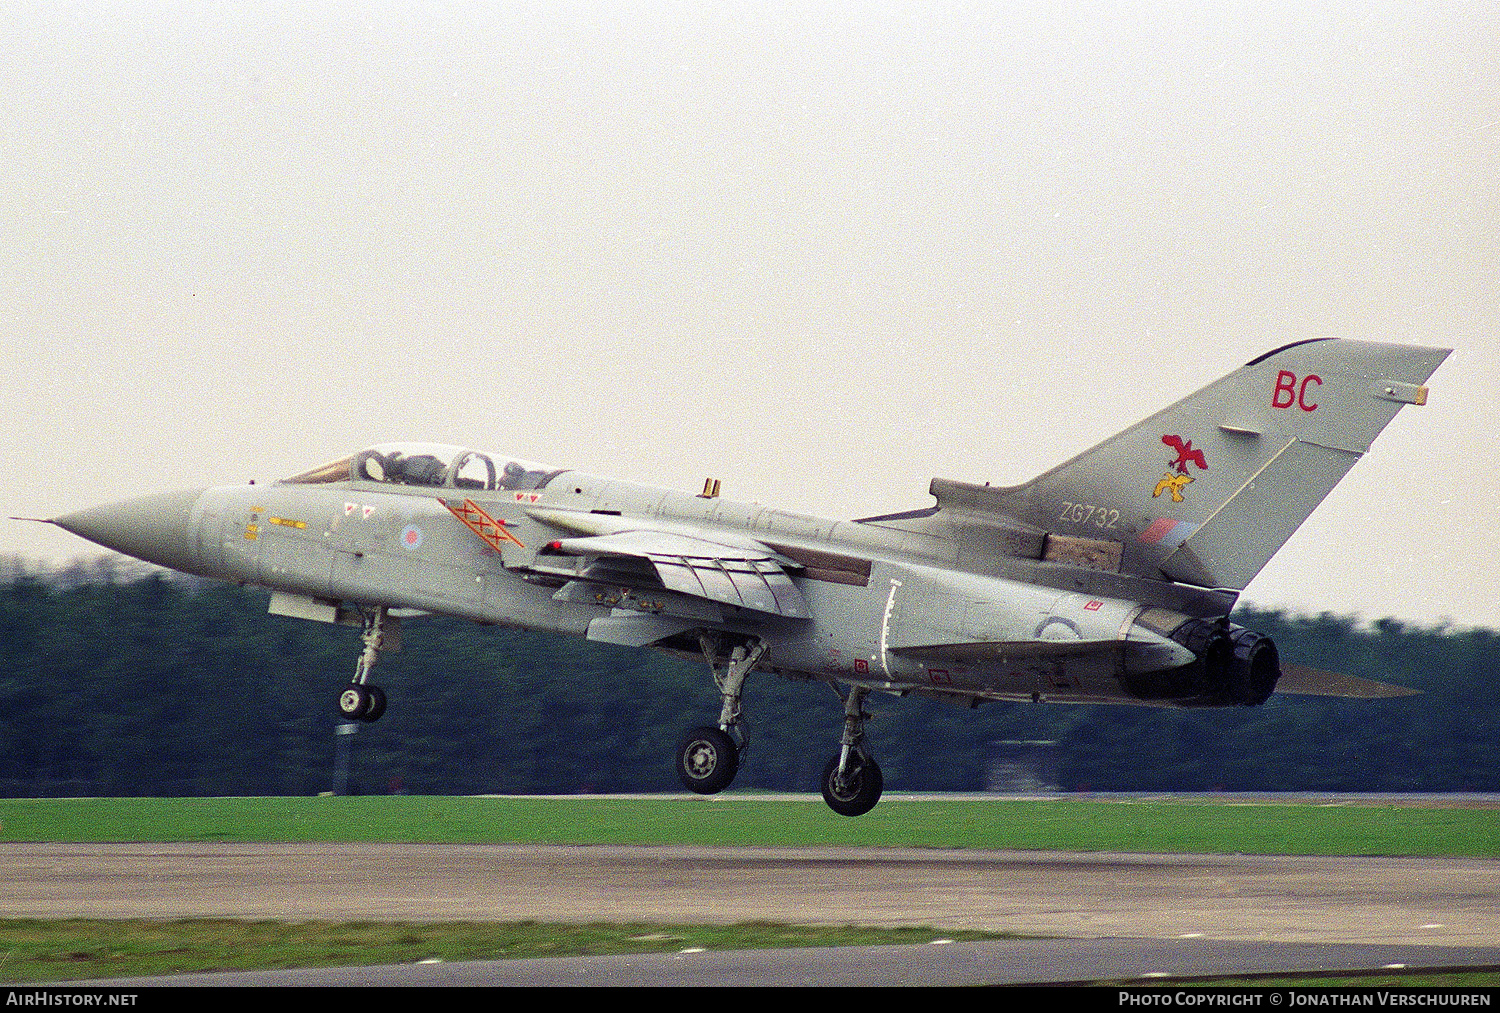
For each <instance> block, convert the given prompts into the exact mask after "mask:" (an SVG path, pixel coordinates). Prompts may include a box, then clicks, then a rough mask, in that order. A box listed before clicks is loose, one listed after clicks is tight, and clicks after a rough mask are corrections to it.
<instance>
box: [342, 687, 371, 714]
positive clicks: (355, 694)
mask: <svg viewBox="0 0 1500 1013" xmlns="http://www.w3.org/2000/svg"><path fill="white" fill-rule="evenodd" d="M370 703H371V696H370V691H369V690H368V689H366V688H365V687H364V686H361V685H360V684H359V683H357V682H351V683H350V684H349V685H348V686H347V687H346V688H345V689H344V691H343V692H342V693H340V694H339V713H340V714H342V715H343V716H344V717H346V718H348V719H349V720H350V721H360V720H363V718H364V716H365V714H366V713H368V712H369V710H370Z"/></svg>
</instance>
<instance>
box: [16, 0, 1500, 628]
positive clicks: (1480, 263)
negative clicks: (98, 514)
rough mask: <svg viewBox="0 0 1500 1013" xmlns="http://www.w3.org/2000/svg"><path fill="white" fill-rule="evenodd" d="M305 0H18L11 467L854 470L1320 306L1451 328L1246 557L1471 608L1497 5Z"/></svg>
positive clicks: (660, 478)
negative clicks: (1421, 401) (1299, 509)
mask: <svg viewBox="0 0 1500 1013" xmlns="http://www.w3.org/2000/svg"><path fill="white" fill-rule="evenodd" d="M308 6H309V5H305V4H256V3H199V4H161V3H152V4H127V3H113V4H111V3H96V4H76V3H75V4H70V3H62V4H46V5H42V4H35V5H30V9H29V10H23V11H22V12H21V13H16V12H14V11H13V10H12V9H9V8H8V9H7V10H6V12H5V13H3V14H0V39H3V40H4V41H3V42H0V94H4V95H5V101H4V102H0V148H3V151H0V230H3V235H0V328H3V333H0V357H3V358H0V394H3V397H0V425H3V427H4V431H5V432H6V434H7V436H8V439H9V442H10V444H11V446H12V448H13V449H14V450H16V451H17V452H16V453H15V454H14V455H12V457H11V464H10V466H9V467H6V468H4V469H3V471H0V513H3V514H5V515H10V514H23V515H31V516H55V515H58V514H61V513H65V512H68V511H70V510H74V509H77V508H80V507H84V506H91V505H95V504H98V503H102V502H107V501H110V500H115V499H121V498H125V497H129V496H133V495H138V494H144V493H149V492H156V491H165V490H171V489H182V488H191V487H198V486H204V485H212V484H225V483H239V482H243V481H245V480H247V479H249V478H252V477H253V478H256V479H258V480H260V481H267V480H270V479H274V478H278V477H284V476H286V475H289V474H293V473H295V472H298V471H302V470H304V469H306V468H308V467H310V466H311V465H314V464H317V463H320V462H322V461H325V460H328V459H331V458H335V457H339V456H342V455H343V454H345V453H348V452H350V451H351V450H354V449H357V448H359V447H361V446H364V445H367V444H371V443H375V442H379V441H384V440H397V439H412V440H436V441H443V442H449V443H459V444H465V445H470V446H474V447H477V448H480V449H486V450H496V451H501V452H509V453H513V454H515V455H517V456H521V457H526V458H531V459H535V460H540V461H544V462H547V463H550V464H552V465H554V466H573V467H578V468H582V469H586V470H589V471H595V472H600V473H604V474H612V475H617V476H619V477H622V478H628V479H632V480H636V481H643V482H650V483H655V484H659V485H664V486H670V487H675V488H680V489H684V490H694V491H695V490H697V489H699V488H701V486H702V483H703V479H704V478H705V477H706V476H713V477H717V478H720V479H722V481H723V490H724V495H725V496H726V497H731V498H735V499H744V500H755V501H759V502H762V503H767V504H771V505H775V506H779V507H782V508H785V509H791V510H798V511H801V512H806V513H814V514H820V515H826V516H833V517H858V516H864V515H868V514H873V513H880V512H884V511H893V510H903V509H912V508H916V507H923V506H927V505H929V504H930V503H931V500H930V499H929V498H928V496H927V494H926V489H927V483H928V480H929V479H930V478H931V477H933V476H934V475H937V476H942V477H946V478H957V479H964V480H968V481H981V482H982V481H990V482H994V483H996V484H1007V483H1012V482H1017V481H1022V480H1025V479H1027V478H1030V477H1031V476H1033V475H1035V474H1036V473H1038V472H1040V471H1042V470H1044V469H1046V468H1047V467H1049V466H1050V465H1052V464H1055V463H1057V462H1059V461H1061V460H1063V459H1064V458H1066V457H1069V456H1071V455H1072V454H1074V453H1076V452H1077V451H1079V450H1081V449H1083V448H1085V447H1088V446H1090V445H1092V444H1094V443H1097V442H1099V441H1100V440H1102V439H1104V438H1105V437H1107V436H1109V435H1111V434H1113V433H1114V432H1116V431H1117V430H1119V429H1122V428H1124V427H1125V426H1126V425H1128V424H1130V423H1132V422H1135V421H1136V420H1138V419H1139V418H1141V417H1143V416H1145V415H1148V414H1151V413H1152V412H1154V411H1156V410H1157V409H1158V408H1160V407H1163V406H1165V405H1166V404H1167V403H1169V402H1171V401H1173V400H1175V399H1177V398H1178V397H1180V396H1182V395H1184V394H1186V393H1188V392H1190V391H1191V390H1193V389H1196V388H1198V387H1200V386H1203V385H1204V384H1206V383H1208V382H1210V381H1211V380H1213V379H1215V378H1217V377H1218V376H1220V375H1222V374H1224V373H1227V372H1229V371H1231V370H1233V369H1234V368H1236V367H1238V366H1239V365H1241V364H1243V363H1244V362H1245V361H1247V360H1248V359H1251V358H1253V357H1254V356H1256V355H1258V354H1260V353H1261V352H1264V351H1267V350H1269V349H1271V348H1274V347H1277V346H1279V345H1283V344H1286V343H1288V342H1291V341H1297V340H1301V339H1303V338H1309V337H1317V336H1325V335H1335V336H1340V337H1347V338H1357V339H1364V340H1372V341H1394V342H1405V343H1412V344H1423V345H1434V346H1445V347H1453V348H1455V349H1456V351H1455V352H1454V354H1453V355H1452V356H1451V357H1450V359H1449V360H1448V362H1447V363H1446V364H1445V365H1444V366H1443V367H1442V368H1441V369H1439V370H1438V372H1437V374H1436V375H1435V376H1434V377H1433V379H1432V381H1431V388H1432V396H1431V401H1430V403H1429V405H1428V406H1427V407H1425V408H1415V409H1413V408H1408V409H1406V410H1404V411H1403V412H1402V413H1401V415H1400V416H1399V417H1398V418H1397V420H1396V422H1395V423H1394V424H1393V425H1392V426H1391V427H1390V429H1388V430H1387V432H1386V434H1385V435H1384V436H1383V437H1382V438H1381V439H1380V440H1379V441H1378V442H1377V443H1376V444H1375V447H1374V450H1373V451H1372V452H1371V453H1370V454H1369V455H1368V456H1367V457H1366V459H1365V460H1364V461H1362V462H1361V463H1360V464H1359V465H1358V466H1357V467H1356V468H1355V469H1354V471H1353V473H1352V474H1351V475H1350V476H1349V478H1347V479H1346V480H1345V481H1344V483H1343V484H1342V485H1341V486H1339V488H1338V489H1337V490H1335V492H1334V493H1333V495H1331V496H1330V497H1329V498H1328V499H1327V500H1326V501H1325V502H1324V503H1323V505H1322V506H1321V507H1320V508H1319V509H1318V510H1317V511H1316V512H1315V513H1314V514H1313V516H1312V518H1311V519H1310V520H1309V521H1308V523H1307V524H1306V525H1304V527H1303V528H1302V530H1301V531H1300V532H1299V533H1298V534H1297V535H1296V536H1294V537H1293V539H1292V540H1291V541H1290V542H1289V543H1288V544H1287V545H1286V547H1285V548H1284V549H1283V550H1282V551H1281V553H1280V554H1279V555H1278V556H1277V557H1276V558H1275V559H1274V560H1273V561H1272V562H1271V565H1270V566H1269V567H1267V569H1266V570H1265V571H1264V572H1263V573H1262V574H1261V575H1260V576H1259V577H1258V578H1256V580H1255V581H1254V582H1253V583H1252V584H1251V586H1250V588H1249V589H1248V590H1247V592H1246V595H1245V600H1247V601H1249V602H1253V603H1255V604H1260V605H1267V606H1287V607H1291V608H1294V609H1297V610H1301V611H1305V612H1313V613H1316V612H1319V611H1322V610H1331V611H1334V612H1341V613H1354V614H1357V615H1360V616H1362V617H1364V618H1367V619H1368V618H1375V617H1378V616H1384V615H1394V616H1397V617H1399V618H1402V619H1407V620H1411V621H1417V622H1424V623H1431V622H1438V621H1441V620H1443V619H1449V620H1451V621H1452V622H1454V623H1455V624H1457V625H1459V626H1471V625H1484V626H1491V627H1496V628H1500V582H1497V580H1496V573H1497V571H1500V538H1497V536H1496V534H1495V527H1494V525H1495V522H1496V520H1497V519H1500V495H1497V491H1500V479H1497V467H1496V466H1497V456H1500V455H1497V452H1496V439H1495V435H1494V428H1495V418H1496V411H1495V395H1496V387H1497V379H1500V327H1497V324H1500V299H1497V296H1500V215H1497V209H1500V8H1496V7H1494V6H1492V5H1465V4H1453V5H1435V4H1421V5H1414V6H1412V7H1411V8H1409V9H1408V8H1407V7H1405V6H1404V5H1402V6H1389V5H1375V6H1373V7H1372V6H1370V5H1349V4H1328V5H1321V4H1318V5H1313V4H1305V3H1298V4H1293V5H1286V6H1282V5H1277V4H1265V3H1261V4H1248V3H1247V4H1227V3H1219V4H1209V5H1204V4H1186V5H1184V4H1180V3H1171V4H1169V3H1161V4H1144V3H1130V4H1066V3H1064V4H1056V5H1039V4H1032V3H1017V4H1004V3H1001V4H980V5H959V4H927V3H924V4H914V5H891V4H872V3H849V4H818V5H807V6H806V7H804V6H803V5H790V6H788V5H780V4H777V5H771V4H758V3H736V4H729V3H723V4H680V5H679V4H667V3H641V4H600V3H581V4H564V3H541V4H537V3H526V4H504V5H501V4H459V5H453V6H443V5H434V4H431V3H420V4H418V3H412V4H394V3H380V2H368V3H360V4H349V5H336V6H334V7H333V8H331V9H324V10H322V11H319V12H318V13H308V10H307V8H308ZM93 551H94V550H93V548H92V547H91V546H89V545H88V544H87V543H85V542H82V541H81V540H79V539H76V538H74V537H73V536H71V535H68V534H66V533H65V532H62V531H60V530H57V529H54V528H50V527H47V526H44V525H36V524H23V523H20V522H12V521H4V520H0V555H6V554H19V555H21V556H25V557H29V558H32V559H36V560H45V561H48V562H50V563H52V564H60V563H65V562H67V561H68V560H70V559H73V558H75V557H86V556H89V555H91V554H92V553H93Z"/></svg>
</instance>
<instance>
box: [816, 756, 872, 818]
mask: <svg viewBox="0 0 1500 1013" xmlns="http://www.w3.org/2000/svg"><path fill="white" fill-rule="evenodd" d="M850 766H851V769H850V770H849V771H848V773H846V774H845V775H844V777H843V778H840V777H839V776H838V773H839V758H838V756H834V758H833V759H831V760H829V761H828V766H826V767H824V768H823V801H824V802H827V803H828V808H830V809H832V810H833V811H834V812H836V813H838V814H839V815H841V816H863V815H864V814H865V813H867V812H869V811H870V810H871V809H874V808H875V803H876V802H879V801H880V793H881V792H882V791H884V790H885V778H884V777H882V776H881V773H880V764H878V763H876V762H875V761H874V760H870V759H865V758H862V757H860V756H859V755H857V754H856V755H855V756H853V757H851V758H850Z"/></svg>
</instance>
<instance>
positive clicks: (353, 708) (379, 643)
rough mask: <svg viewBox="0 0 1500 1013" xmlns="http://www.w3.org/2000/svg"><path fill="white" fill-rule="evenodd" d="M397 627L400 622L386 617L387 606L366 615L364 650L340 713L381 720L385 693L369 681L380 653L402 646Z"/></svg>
mask: <svg viewBox="0 0 1500 1013" xmlns="http://www.w3.org/2000/svg"><path fill="white" fill-rule="evenodd" d="M396 627H397V621H396V620H395V619H391V618H390V617H388V616H387V615H386V611H385V606H384V605H382V606H380V607H379V608H377V609H375V611H374V612H371V613H370V614H369V615H367V616H365V632H364V634H363V635H362V636H361V638H360V639H361V640H363V642H364V645H365V646H364V650H363V651H361V652H360V655H359V662H358V663H357V664H356V665H355V666H354V678H353V679H352V680H350V682H349V686H348V688H347V689H345V690H344V691H343V692H342V693H340V694H339V713H340V714H342V715H343V716H344V717H345V718H347V719H349V720H350V721H367V722H368V721H378V720H379V719H380V715H382V714H384V713H385V690H383V689H381V688H380V687H379V686H376V685H373V684H371V683H370V682H369V678H370V669H372V668H374V667H375V662H376V661H378V660H379V659H380V652H381V651H388V650H395V649H396V647H397V646H398V645H399V643H400V640H399V634H397V631H396Z"/></svg>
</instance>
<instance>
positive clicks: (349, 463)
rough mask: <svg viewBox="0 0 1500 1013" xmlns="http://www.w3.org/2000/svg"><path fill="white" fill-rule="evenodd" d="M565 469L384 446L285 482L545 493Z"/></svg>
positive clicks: (462, 451)
mask: <svg viewBox="0 0 1500 1013" xmlns="http://www.w3.org/2000/svg"><path fill="white" fill-rule="evenodd" d="M562 471H563V469H560V468H548V467H547V466H546V465H542V464H537V463H536V462H534V461H526V460H522V459H521V458H517V457H510V456H508V455H505V454H483V453H480V452H479V451H477V450H468V449H466V448H464V447H454V446H450V445H448V444H445V443H381V444H377V445H376V446H373V447H370V448H369V449H367V450H361V451H360V452H359V453H357V454H351V455H349V456H348V457H344V458H340V459H339V460H337V461H330V462H329V463H328V464H324V465H320V466H318V467H316V468H313V469H312V470H311V471H304V472H303V473H302V474H300V475H293V476H292V477H291V478H288V479H283V481H286V482H295V483H298V484H302V485H315V484H323V483H328V482H349V481H355V482H384V483H386V484H389V485H420V486H432V487H434V488H449V489H474V490H479V491H494V490H497V489H540V488H542V487H543V486H545V485H546V484H547V483H548V482H550V481H551V480H552V479H553V478H555V477H556V476H557V475H560V474H562Z"/></svg>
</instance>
